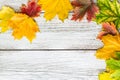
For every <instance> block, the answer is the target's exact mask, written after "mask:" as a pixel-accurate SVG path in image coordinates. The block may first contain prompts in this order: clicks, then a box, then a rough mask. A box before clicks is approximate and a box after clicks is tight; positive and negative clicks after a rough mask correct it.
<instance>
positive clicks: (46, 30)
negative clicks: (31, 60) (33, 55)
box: [0, 14, 102, 49]
mask: <svg viewBox="0 0 120 80" xmlns="http://www.w3.org/2000/svg"><path fill="white" fill-rule="evenodd" d="M42 16H43V14H42V15H41V17H39V18H36V21H37V23H38V25H39V26H40V30H41V32H40V33H37V37H36V39H34V41H33V42H32V44H30V42H29V41H28V40H27V39H26V38H23V39H22V40H19V41H18V40H14V38H13V37H12V35H11V33H10V32H6V33H4V34H0V42H1V43H0V49H97V48H99V47H101V46H102V42H101V41H100V40H97V39H96V36H97V35H98V32H99V31H100V28H101V26H99V25H97V24H96V23H95V22H90V23H88V22H87V20H83V21H81V22H75V21H71V20H70V19H67V20H65V22H64V23H63V22H61V21H60V20H58V19H57V18H55V19H53V20H52V21H51V22H46V21H45V19H44V18H43V17H42ZM70 17H72V14H70ZM3 40H4V42H3ZM7 44H9V45H7Z"/></svg>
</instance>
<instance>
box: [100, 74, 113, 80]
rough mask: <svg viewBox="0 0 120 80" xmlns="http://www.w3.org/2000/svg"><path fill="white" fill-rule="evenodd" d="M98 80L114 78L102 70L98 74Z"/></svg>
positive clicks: (111, 79)
mask: <svg viewBox="0 0 120 80" xmlns="http://www.w3.org/2000/svg"><path fill="white" fill-rule="evenodd" d="M99 80H115V79H113V78H111V73H107V72H103V73H101V74H99Z"/></svg>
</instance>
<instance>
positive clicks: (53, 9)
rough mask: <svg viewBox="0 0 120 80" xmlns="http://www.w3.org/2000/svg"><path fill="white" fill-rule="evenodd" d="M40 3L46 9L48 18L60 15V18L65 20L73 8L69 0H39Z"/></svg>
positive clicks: (45, 15)
mask: <svg viewBox="0 0 120 80" xmlns="http://www.w3.org/2000/svg"><path fill="white" fill-rule="evenodd" d="M38 4H40V5H41V6H42V9H43V10H44V11H45V14H44V17H45V18H46V20H51V19H53V18H54V17H55V16H56V15H58V17H59V19H60V20H62V21H64V19H66V18H68V13H69V11H70V10H72V9H73V8H72V5H71V3H70V1H69V0H38Z"/></svg>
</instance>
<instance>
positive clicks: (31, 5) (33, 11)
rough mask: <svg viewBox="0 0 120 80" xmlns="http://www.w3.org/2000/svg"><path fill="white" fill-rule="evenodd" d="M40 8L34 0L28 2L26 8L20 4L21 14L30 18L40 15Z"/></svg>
mask: <svg viewBox="0 0 120 80" xmlns="http://www.w3.org/2000/svg"><path fill="white" fill-rule="evenodd" d="M40 12H41V7H40V6H39V5H38V4H37V1H35V0H29V1H28V3H27V6H26V5H25V4H22V7H21V13H24V14H27V15H28V16H30V17H37V16H39V15H40Z"/></svg>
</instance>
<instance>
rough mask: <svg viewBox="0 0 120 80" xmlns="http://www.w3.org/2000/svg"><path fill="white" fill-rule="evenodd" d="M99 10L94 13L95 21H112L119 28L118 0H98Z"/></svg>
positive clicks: (119, 6) (119, 7)
mask: <svg viewBox="0 0 120 80" xmlns="http://www.w3.org/2000/svg"><path fill="white" fill-rule="evenodd" d="M98 6H99V8H100V12H99V13H98V14H97V15H96V22H97V23H103V22H114V23H115V25H116V27H117V29H119V28H120V17H119V16H120V4H119V2H118V0H98Z"/></svg>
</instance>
